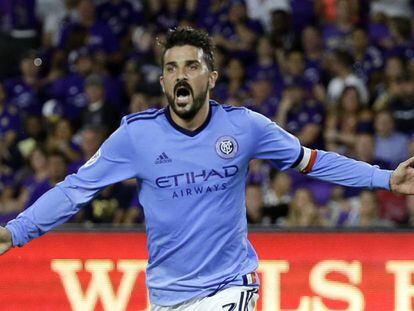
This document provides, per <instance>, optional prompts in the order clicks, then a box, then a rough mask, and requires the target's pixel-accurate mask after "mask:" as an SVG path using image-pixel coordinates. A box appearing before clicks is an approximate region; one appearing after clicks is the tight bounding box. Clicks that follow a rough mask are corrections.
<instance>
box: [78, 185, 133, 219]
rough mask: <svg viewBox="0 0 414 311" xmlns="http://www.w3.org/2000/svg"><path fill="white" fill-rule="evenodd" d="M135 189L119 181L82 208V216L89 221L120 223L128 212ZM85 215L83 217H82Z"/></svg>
mask: <svg viewBox="0 0 414 311" xmlns="http://www.w3.org/2000/svg"><path fill="white" fill-rule="evenodd" d="M132 195H133V191H131V189H129V188H127V187H125V186H124V185H123V183H117V184H114V185H111V186H109V187H107V188H105V189H103V190H102V191H101V192H100V193H99V194H98V195H97V196H96V197H95V198H94V199H93V200H92V201H91V202H89V203H88V204H87V205H86V206H85V207H84V208H83V210H82V212H81V214H82V215H81V216H78V217H81V218H82V220H83V221H84V222H87V223H113V224H119V223H120V220H121V218H122V216H123V214H125V213H126V211H127V209H128V206H129V202H130V201H131V199H132ZM82 216H83V217H82Z"/></svg>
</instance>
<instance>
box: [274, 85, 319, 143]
mask: <svg viewBox="0 0 414 311" xmlns="http://www.w3.org/2000/svg"><path fill="white" fill-rule="evenodd" d="M302 83H303V82H300V81H294V82H293V83H292V84H291V85H290V86H288V87H287V89H286V90H285V92H284V94H283V97H282V100H281V101H280V105H279V109H278V113H277V118H276V122H277V123H278V124H279V125H280V126H281V127H283V128H285V129H286V130H288V131H289V132H291V133H292V134H294V135H295V136H297V137H298V138H299V140H300V142H301V144H302V145H303V146H308V147H309V148H323V136H322V124H323V122H324V117H325V115H324V108H323V106H322V105H321V104H320V103H318V102H316V101H315V100H313V99H309V97H307V96H306V93H305V92H306V91H305V89H306V87H304V86H303V84H302Z"/></svg>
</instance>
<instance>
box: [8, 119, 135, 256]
mask: <svg viewBox="0 0 414 311" xmlns="http://www.w3.org/2000/svg"><path fill="white" fill-rule="evenodd" d="M132 148H133V147H132V146H131V141H130V138H129V133H128V131H127V128H126V125H125V123H124V124H123V125H121V127H120V128H119V129H118V130H116V131H115V132H114V133H113V134H112V135H111V136H110V137H109V138H108V140H107V141H105V142H104V144H103V145H102V146H101V148H100V149H99V150H98V152H97V153H96V154H95V155H94V156H93V157H92V158H91V159H90V160H89V161H88V162H86V163H85V164H84V165H83V166H82V167H81V168H80V169H79V171H78V172H77V173H76V174H72V175H69V176H67V177H66V178H65V180H64V181H62V182H60V183H58V184H57V185H56V186H55V187H54V188H52V189H51V190H49V191H48V192H46V193H45V194H44V195H42V196H41V197H40V198H39V199H38V200H37V201H36V202H35V203H34V204H33V205H32V206H30V207H29V208H28V209H26V210H25V211H23V212H22V213H20V214H19V215H18V216H17V217H16V219H13V220H12V221H10V222H9V223H8V224H7V225H6V229H4V228H0V254H1V253H2V252H5V251H7V250H8V249H9V248H10V247H11V245H10V240H11V244H12V245H13V246H23V245H24V244H26V243H27V242H29V241H30V240H32V239H34V238H36V237H39V236H41V235H42V234H44V233H46V232H48V231H49V230H51V229H53V228H54V227H56V226H58V225H60V224H62V223H64V222H66V221H67V220H69V219H70V218H71V217H72V216H73V215H74V214H76V213H77V212H78V211H79V209H80V208H81V207H82V206H83V205H85V204H86V203H87V202H89V201H90V200H91V199H93V197H94V196H95V195H96V194H97V193H98V192H99V190H101V189H103V188H104V187H106V186H108V185H110V184H113V183H116V182H119V181H121V180H125V179H129V178H132V177H136V172H135V169H134V167H135V166H134V164H133V163H134V162H135V161H134V160H135V158H136V153H135V152H134V150H132Z"/></svg>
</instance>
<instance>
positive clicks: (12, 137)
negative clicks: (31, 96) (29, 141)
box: [0, 83, 20, 149]
mask: <svg viewBox="0 0 414 311" xmlns="http://www.w3.org/2000/svg"><path fill="white" fill-rule="evenodd" d="M19 132H20V117H19V115H18V111H17V109H16V107H14V106H12V105H9V104H7V95H6V90H5V89H4V86H3V84H1V83H0V137H1V138H2V139H3V143H4V144H5V147H6V149H9V148H11V147H12V146H15V144H16V142H17V139H18V135H19Z"/></svg>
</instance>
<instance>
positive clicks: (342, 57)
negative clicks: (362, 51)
mask: <svg viewBox="0 0 414 311" xmlns="http://www.w3.org/2000/svg"><path fill="white" fill-rule="evenodd" d="M333 55H334V57H335V58H336V61H337V62H338V63H340V64H341V65H342V66H345V67H348V68H350V67H352V65H353V64H354V58H353V56H352V54H351V53H349V52H348V51H346V50H342V49H336V50H334V51H333Z"/></svg>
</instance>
